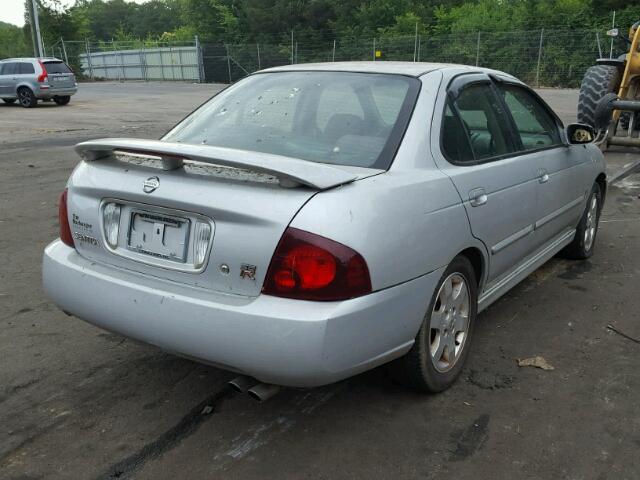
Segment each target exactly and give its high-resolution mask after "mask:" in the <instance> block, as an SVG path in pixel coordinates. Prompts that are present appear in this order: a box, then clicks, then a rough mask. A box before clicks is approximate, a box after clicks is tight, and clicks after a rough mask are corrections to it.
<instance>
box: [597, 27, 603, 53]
mask: <svg viewBox="0 0 640 480" xmlns="http://www.w3.org/2000/svg"><path fill="white" fill-rule="evenodd" d="M596 42H598V58H602V46H601V45H600V34H599V33H598V32H596Z"/></svg>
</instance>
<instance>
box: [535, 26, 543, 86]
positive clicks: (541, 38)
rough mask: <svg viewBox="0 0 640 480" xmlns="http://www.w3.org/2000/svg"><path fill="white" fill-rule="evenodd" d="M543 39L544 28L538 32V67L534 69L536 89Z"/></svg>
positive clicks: (538, 83)
mask: <svg viewBox="0 0 640 480" xmlns="http://www.w3.org/2000/svg"><path fill="white" fill-rule="evenodd" d="M543 39H544V28H543V29H542V30H540V45H539V47H538V67H537V68H536V87H539V86H540V62H541V61H542V41H543Z"/></svg>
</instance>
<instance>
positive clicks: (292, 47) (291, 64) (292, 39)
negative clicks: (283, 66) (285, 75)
mask: <svg viewBox="0 0 640 480" xmlns="http://www.w3.org/2000/svg"><path fill="white" fill-rule="evenodd" d="M291 65H293V30H291Z"/></svg>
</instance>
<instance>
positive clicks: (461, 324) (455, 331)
mask: <svg viewBox="0 0 640 480" xmlns="http://www.w3.org/2000/svg"><path fill="white" fill-rule="evenodd" d="M477 312H478V284H477V281H476V276H475V272H474V270H473V266H472V265H471V262H470V261H469V260H468V259H467V258H466V257H464V256H458V257H456V258H455V259H454V260H453V261H452V262H451V263H450V264H449V266H448V267H447V269H446V270H445V272H444V273H443V274H442V277H441V278H440V281H439V282H438V286H437V288H436V290H435V292H434V294H433V297H432V298H431V302H430V303H429V307H428V310H427V313H426V315H425V318H424V320H423V322H422V326H421V327H420V330H419V332H418V335H417V336H416V340H415V343H414V344H413V347H411V350H409V352H408V353H407V354H406V355H405V356H404V357H402V358H399V359H398V360H396V361H394V362H393V363H392V364H391V366H390V369H391V374H392V375H393V376H394V377H395V378H396V379H397V380H398V381H399V382H400V383H402V384H404V385H406V386H408V387H411V388H414V389H416V390H419V391H422V392H434V393H435V392H442V391H443V390H446V389H447V388H449V387H450V386H451V385H452V384H453V383H454V382H455V381H456V380H457V378H458V377H459V376H460V373H461V372H462V367H463V366H464V363H465V361H466V359H467V356H468V353H469V346H470V343H471V339H472V336H473V330H474V324H475V320H476V316H477Z"/></svg>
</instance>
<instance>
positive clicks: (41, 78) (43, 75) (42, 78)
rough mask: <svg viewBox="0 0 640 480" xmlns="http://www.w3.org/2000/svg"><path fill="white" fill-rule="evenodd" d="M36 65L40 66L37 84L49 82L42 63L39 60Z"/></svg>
mask: <svg viewBox="0 0 640 480" xmlns="http://www.w3.org/2000/svg"><path fill="white" fill-rule="evenodd" d="M38 63H39V64H40V68H41V69H42V73H41V74H40V75H38V83H44V82H46V81H48V80H49V78H48V76H47V69H46V68H45V66H44V63H42V61H41V60H38Z"/></svg>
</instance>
